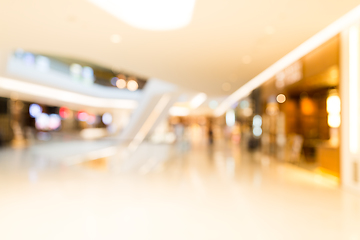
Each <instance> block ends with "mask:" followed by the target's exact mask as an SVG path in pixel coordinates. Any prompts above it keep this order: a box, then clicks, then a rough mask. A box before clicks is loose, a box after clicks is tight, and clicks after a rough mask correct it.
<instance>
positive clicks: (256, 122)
mask: <svg viewBox="0 0 360 240" xmlns="http://www.w3.org/2000/svg"><path fill="white" fill-rule="evenodd" d="M261 125H262V118H261V116H260V115H255V116H254V118H253V126H254V127H261Z"/></svg>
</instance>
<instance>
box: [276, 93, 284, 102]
mask: <svg viewBox="0 0 360 240" xmlns="http://www.w3.org/2000/svg"><path fill="white" fill-rule="evenodd" d="M276 101H277V102H278V103H284V102H285V101H286V97H285V95H284V94H279V95H277V97H276Z"/></svg>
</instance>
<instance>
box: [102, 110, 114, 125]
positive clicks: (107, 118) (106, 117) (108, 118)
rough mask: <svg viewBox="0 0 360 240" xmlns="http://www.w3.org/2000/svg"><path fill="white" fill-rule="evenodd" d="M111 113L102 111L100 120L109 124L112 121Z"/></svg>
mask: <svg viewBox="0 0 360 240" xmlns="http://www.w3.org/2000/svg"><path fill="white" fill-rule="evenodd" d="M112 120H113V118H112V115H111V114H110V113H104V115H103V116H102V122H103V123H104V124H105V125H109V124H111V123H112Z"/></svg>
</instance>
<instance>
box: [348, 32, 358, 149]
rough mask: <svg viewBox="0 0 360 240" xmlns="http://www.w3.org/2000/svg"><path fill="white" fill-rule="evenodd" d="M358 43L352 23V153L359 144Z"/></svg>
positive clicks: (350, 142)
mask: <svg viewBox="0 0 360 240" xmlns="http://www.w3.org/2000/svg"><path fill="white" fill-rule="evenodd" d="M359 44H360V42H359V28H358V26H357V25H354V26H352V27H350V30H349V110H350V111H349V129H350V133H349V137H350V141H349V144H350V152H351V153H353V154H356V153H357V151H358V144H359V139H358V134H359V128H358V124H359V116H358V112H359V103H358V101H359V99H358V94H359V90H358V87H359V86H358V81H359V67H358V66H359Z"/></svg>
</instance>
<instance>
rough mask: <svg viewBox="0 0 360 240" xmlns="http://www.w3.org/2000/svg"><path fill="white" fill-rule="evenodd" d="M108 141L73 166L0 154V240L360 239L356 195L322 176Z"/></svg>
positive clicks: (252, 155)
mask: <svg viewBox="0 0 360 240" xmlns="http://www.w3.org/2000/svg"><path fill="white" fill-rule="evenodd" d="M81 144H82V143H81ZM102 144H103V145H102V146H101V147H98V149H94V148H92V147H93V146H99V144H95V143H91V144H90V145H89V147H90V149H91V152H93V153H94V154H95V155H96V154H97V153H96V151H103V149H108V148H109V147H115V148H116V151H113V152H112V155H109V156H107V157H100V158H96V159H92V160H90V161H83V162H82V161H79V162H76V163H75V162H74V164H70V165H69V164H64V162H63V161H62V159H64V158H63V157H64V156H65V155H66V154H65V153H61V154H59V155H60V157H58V158H57V157H56V156H53V157H51V158H49V155H48V152H47V151H44V152H42V151H41V150H39V149H37V151H35V150H34V149H28V150H22V151H19V150H18V151H13V150H3V151H0V159H1V161H0V166H1V168H0V173H1V174H0V215H1V216H3V217H2V218H0V226H1V231H0V239H156V240H158V239H250V240H251V239H276V240H279V239H286V240H287V239H299V240H300V239H301V240H303V239H334V240H335V239H336V240H338V239H349V240H350V239H360V238H359V237H360V230H359V227H358V226H359V224H360V197H359V196H356V195H353V194H352V193H349V192H346V191H344V190H341V189H340V188H339V187H338V186H337V185H336V184H331V180H327V179H326V177H324V176H322V175H317V174H314V173H312V172H309V171H306V170H303V169H300V168H298V167H296V166H294V165H288V164H284V163H280V162H277V161H276V160H274V159H269V158H266V157H264V156H262V155H261V154H260V153H259V152H248V151H246V150H244V149H242V148H241V147H237V146H233V145H227V144H218V145H214V146H213V147H212V149H209V148H207V147H206V146H198V147H196V148H192V149H186V150H184V149H182V148H180V149H179V148H178V147H177V146H171V145H152V144H144V145H143V146H141V147H140V148H139V149H138V151H137V152H135V153H129V152H126V151H127V150H126V148H124V147H121V146H120V147H119V146H117V145H113V146H111V144H110V143H106V144H105V143H102ZM100 145H101V144H100ZM84 146H86V145H84ZM46 147H47V146H44V148H46ZM51 147H53V148H54V149H55V148H56V147H55V146H51ZM72 147H74V148H76V146H75V145H74V144H73V145H72ZM84 149H85V147H84ZM48 151H49V150H48ZM70 152H71V151H70ZM89 152H90V150H89ZM68 157H69V156H65V158H68ZM78 157H79V155H78ZM78 160H79V158H78Z"/></svg>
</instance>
